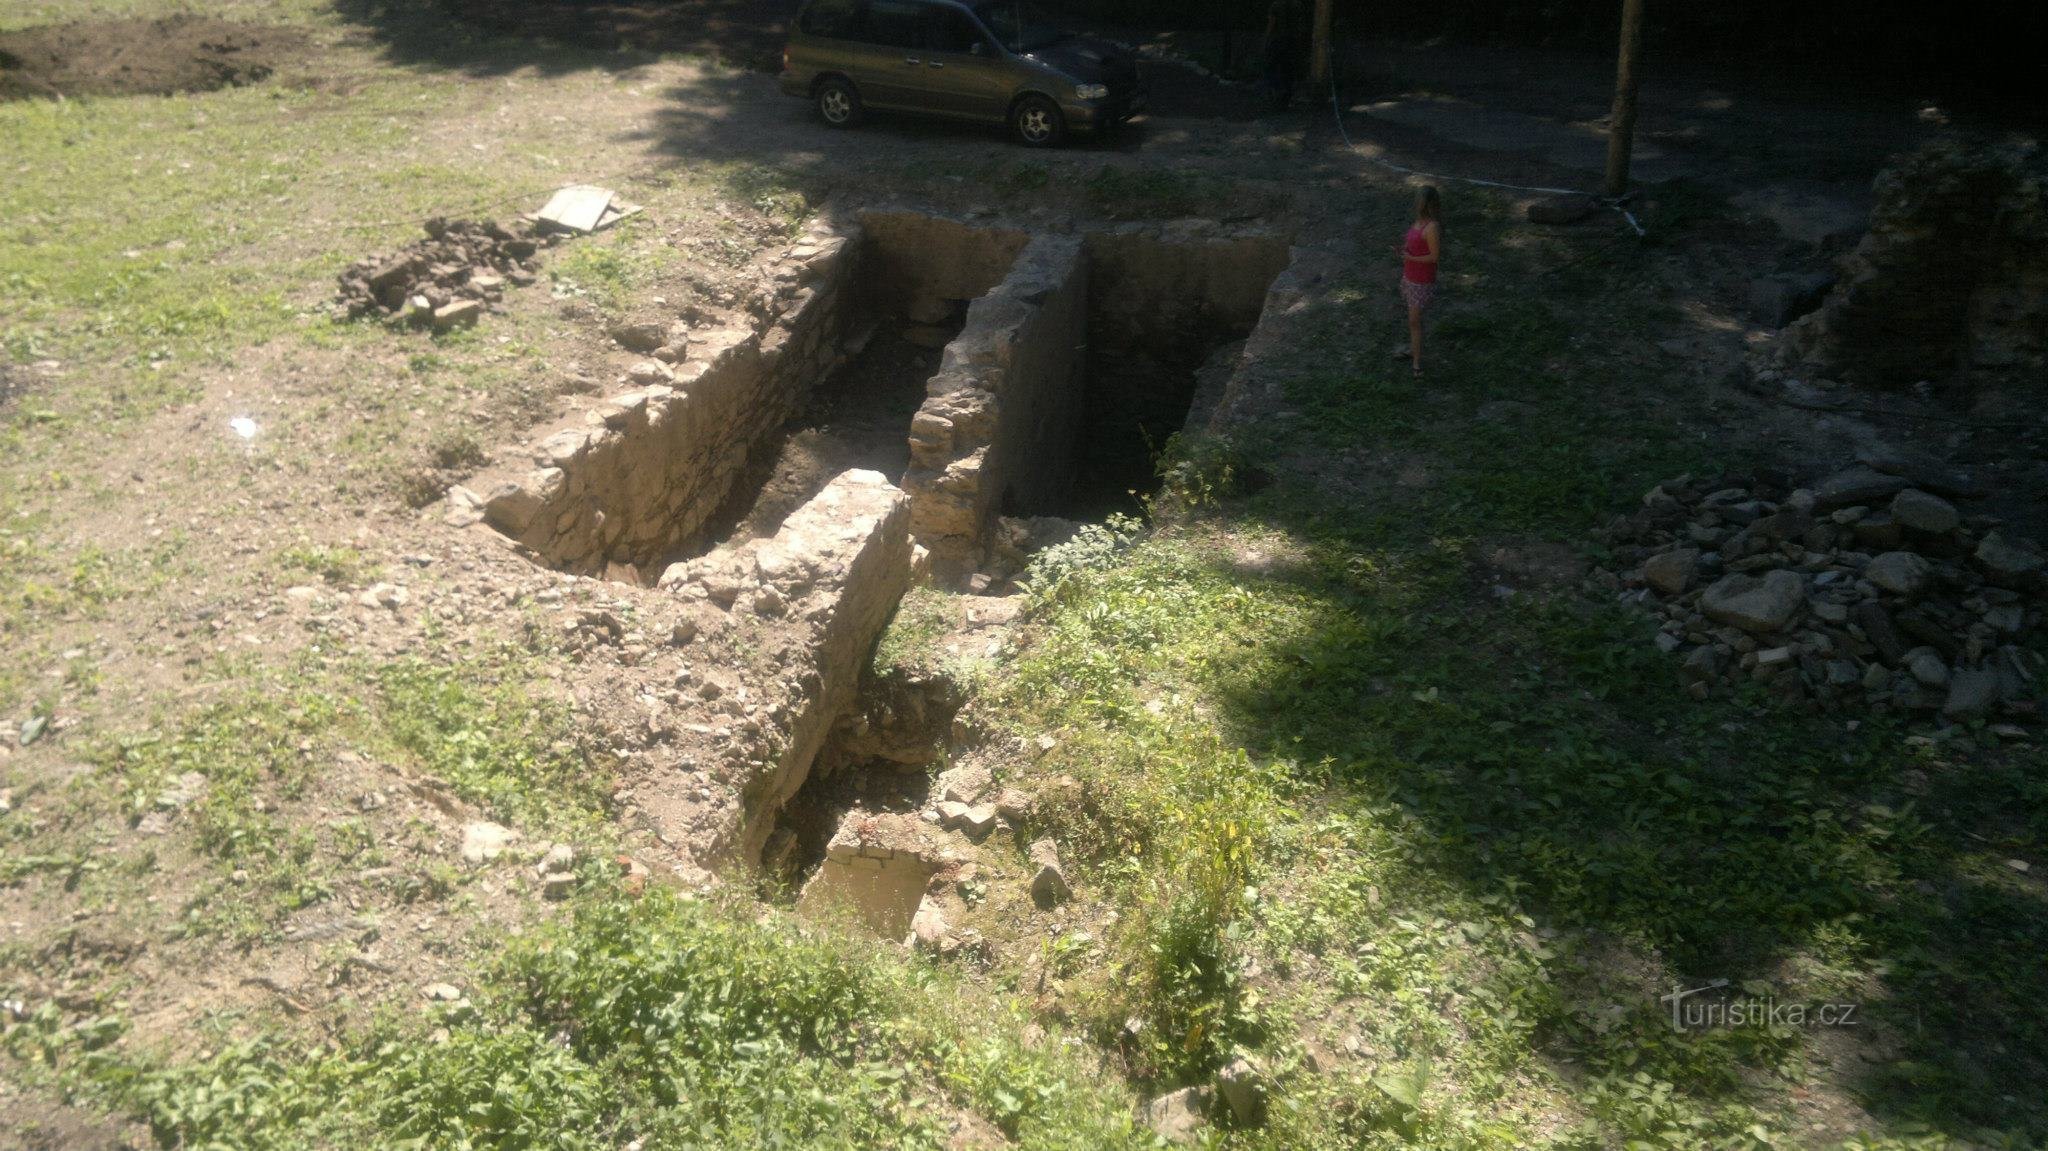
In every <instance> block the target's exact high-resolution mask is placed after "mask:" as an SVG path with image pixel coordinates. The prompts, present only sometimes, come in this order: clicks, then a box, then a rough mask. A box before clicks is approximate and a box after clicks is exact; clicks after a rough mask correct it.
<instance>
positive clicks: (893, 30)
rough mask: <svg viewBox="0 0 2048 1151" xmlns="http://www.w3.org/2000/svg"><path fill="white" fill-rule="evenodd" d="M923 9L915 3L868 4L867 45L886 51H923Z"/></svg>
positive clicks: (900, 0)
mask: <svg viewBox="0 0 2048 1151" xmlns="http://www.w3.org/2000/svg"><path fill="white" fill-rule="evenodd" d="M924 13H925V6H924V5H923V4H921V3H918V0H871V2H870V3H869V4H868V28H867V35H866V36H864V37H862V39H864V40H866V41H867V42H868V43H870V44H881V45H884V46H885V47H889V48H917V49H922V48H923V47H924Z"/></svg>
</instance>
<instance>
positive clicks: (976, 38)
mask: <svg viewBox="0 0 2048 1151" xmlns="http://www.w3.org/2000/svg"><path fill="white" fill-rule="evenodd" d="M927 11H928V12H929V14H930V18H931V23H930V24H929V25H928V27H927V28H926V32H927V34H928V37H929V38H928V39H927V40H926V41H925V47H926V48H927V49H929V50H931V51H933V52H954V53H958V54H960V55H962V56H964V55H966V54H967V53H969V52H972V51H974V46H975V45H976V44H985V43H987V42H988V34H987V33H986V32H983V31H982V30H981V25H979V24H976V23H975V22H974V17H972V16H969V15H968V14H967V13H965V12H962V11H961V10H960V9H958V8H947V7H943V6H941V5H936V4H935V5H933V6H932V7H931V8H930V9H928V10H927Z"/></svg>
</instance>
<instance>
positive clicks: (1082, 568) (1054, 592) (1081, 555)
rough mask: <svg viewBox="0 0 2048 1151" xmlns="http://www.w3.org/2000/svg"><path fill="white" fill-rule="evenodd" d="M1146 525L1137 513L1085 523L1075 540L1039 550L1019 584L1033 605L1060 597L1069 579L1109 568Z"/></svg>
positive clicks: (1119, 514) (1075, 534) (1018, 581)
mask: <svg viewBox="0 0 2048 1151" xmlns="http://www.w3.org/2000/svg"><path fill="white" fill-rule="evenodd" d="M1144 527H1145V525H1144V524H1143V523H1142V522H1141V521H1140V520H1138V519H1137V518H1136V517H1134V516H1128V515H1124V514H1122V513H1120V512H1118V513H1112V514H1111V515H1110V516H1109V517H1108V519H1106V520H1104V521H1103V522H1102V523H1099V524H1083V525H1082V526H1081V529H1080V530H1079V531H1077V532H1075V533H1074V536H1073V538H1072V539H1069V540H1067V541H1066V542H1064V543H1059V544H1054V545H1053V546H1051V547H1049V548H1046V549H1044V550H1042V551H1040V552H1039V553H1038V554H1037V555H1035V556H1033V557H1031V566H1030V567H1029V568H1028V569H1027V570H1026V571H1025V573H1024V575H1023V576H1021V577H1019V578H1018V580H1017V583H1018V585H1019V586H1021V587H1023V588H1024V592H1025V595H1026V596H1028V597H1029V599H1030V601H1031V602H1032V603H1034V604H1042V603H1047V602H1050V601H1051V600H1053V599H1055V598H1057V597H1058V595H1059V594H1060V589H1061V586H1062V585H1063V584H1065V583H1066V581H1067V580H1068V579H1069V578H1071V577H1073V576H1076V575H1079V574H1081V573H1083V572H1089V571H1096V570H1099V569H1101V568H1105V567H1108V566H1109V565H1110V564H1111V563H1113V562H1115V560H1116V557H1117V555H1118V554H1119V553H1121V552H1122V551H1123V550H1124V549H1126V548H1128V547H1130V546H1131V545H1132V544H1133V543H1134V542H1136V540H1137V539H1138V535H1139V533H1140V532H1142V531H1143V530H1144Z"/></svg>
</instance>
